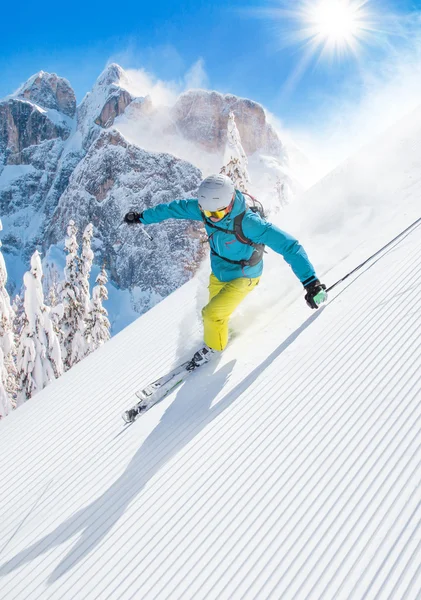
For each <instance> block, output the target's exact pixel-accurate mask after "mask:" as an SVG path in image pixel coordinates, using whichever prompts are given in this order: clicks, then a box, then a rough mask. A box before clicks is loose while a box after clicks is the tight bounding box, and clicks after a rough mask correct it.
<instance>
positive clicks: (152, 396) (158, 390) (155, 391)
mask: <svg viewBox="0 0 421 600" xmlns="http://www.w3.org/2000/svg"><path fill="white" fill-rule="evenodd" d="M190 362H191V361H187V362H185V363H183V364H181V365H179V366H178V367H176V368H175V369H173V370H172V371H171V372H170V373H167V374H166V375H164V376H163V377H160V378H159V379H157V380H156V381H153V382H152V383H150V384H149V385H147V386H146V387H145V388H143V389H141V390H138V391H137V392H136V396H137V397H138V398H139V402H137V404H135V405H134V406H132V407H131V408H129V409H128V410H126V411H125V412H124V413H123V414H122V415H121V416H122V418H123V420H124V421H125V422H126V423H128V424H129V423H133V421H134V420H135V419H136V418H137V417H138V416H139V415H140V414H142V413H144V412H146V411H147V410H149V409H150V408H152V406H154V404H156V403H157V402H160V401H161V400H163V399H164V398H165V397H166V396H168V394H170V393H171V392H172V391H173V390H174V389H175V388H176V387H178V386H179V385H180V384H181V383H183V381H184V380H185V379H186V377H187V376H188V375H190V373H191V371H188V370H187V366H188V365H189V364H190Z"/></svg>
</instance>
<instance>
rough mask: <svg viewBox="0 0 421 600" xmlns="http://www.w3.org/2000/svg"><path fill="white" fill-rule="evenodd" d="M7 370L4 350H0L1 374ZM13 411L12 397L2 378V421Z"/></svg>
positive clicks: (0, 398) (0, 416)
mask: <svg viewBox="0 0 421 600" xmlns="http://www.w3.org/2000/svg"><path fill="white" fill-rule="evenodd" d="M5 370H6V367H5V365H4V355H3V350H2V349H1V348H0V373H3V371H5ZM12 409H13V405H12V402H11V401H10V395H9V394H8V393H7V391H6V387H5V385H4V383H3V378H2V377H0V419H2V418H3V417H6V416H7V415H8V414H9V412H10V411H11V410H12Z"/></svg>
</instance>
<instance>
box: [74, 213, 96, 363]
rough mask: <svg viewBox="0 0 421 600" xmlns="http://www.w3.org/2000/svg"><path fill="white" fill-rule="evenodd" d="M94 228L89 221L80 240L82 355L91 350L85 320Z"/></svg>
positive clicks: (87, 307)
mask: <svg viewBox="0 0 421 600" xmlns="http://www.w3.org/2000/svg"><path fill="white" fill-rule="evenodd" d="M93 234H94V229H93V225H92V223H89V225H87V226H86V227H85V231H84V232H83V240H82V252H81V257H80V262H79V289H80V301H81V304H82V315H81V318H82V320H83V323H80V327H79V328H78V330H79V331H83V332H84V339H83V340H82V339H81V340H80V341H79V345H80V346H81V347H82V346H84V348H83V350H82V351H83V355H84V356H86V355H87V354H89V352H91V350H90V348H89V341H88V339H89V334H88V331H87V322H88V320H89V313H90V310H91V298H90V293H89V277H90V274H91V268H92V262H93V260H94V253H93V252H92V249H91V242H92V237H93Z"/></svg>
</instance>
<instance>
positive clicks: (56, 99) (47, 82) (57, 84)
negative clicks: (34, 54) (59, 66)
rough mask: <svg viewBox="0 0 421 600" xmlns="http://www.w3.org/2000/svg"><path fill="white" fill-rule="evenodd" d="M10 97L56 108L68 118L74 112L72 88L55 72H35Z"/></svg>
mask: <svg viewBox="0 0 421 600" xmlns="http://www.w3.org/2000/svg"><path fill="white" fill-rule="evenodd" d="M10 97H11V98H24V99H26V100H30V101H31V102H33V103H34V104H37V105H38V106H40V107H41V108H45V109H53V110H56V111H58V112H61V113H63V114H65V115H67V116H68V117H70V118H73V117H74V116H75V113H76V97H75V93H74V91H73V88H72V87H71V85H70V83H69V82H68V81H67V79H64V78H63V77H58V76H57V75H56V74H55V73H46V72H45V71H39V72H38V73H35V75H32V77H30V78H29V79H28V80H27V81H26V82H25V83H24V84H23V85H21V86H20V88H19V89H18V90H17V91H16V92H15V93H14V94H13V95H12V96H10Z"/></svg>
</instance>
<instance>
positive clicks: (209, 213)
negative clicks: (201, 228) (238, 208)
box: [200, 202, 233, 221]
mask: <svg viewBox="0 0 421 600" xmlns="http://www.w3.org/2000/svg"><path fill="white" fill-rule="evenodd" d="M232 206H233V202H230V203H229V205H228V206H226V207H225V208H218V210H203V208H202V207H200V210H201V211H202V213H203V214H204V215H205V217H206V218H207V219H216V220H218V221H220V220H221V219H223V218H224V217H226V216H227V214H228V213H230V212H231V210H232Z"/></svg>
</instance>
